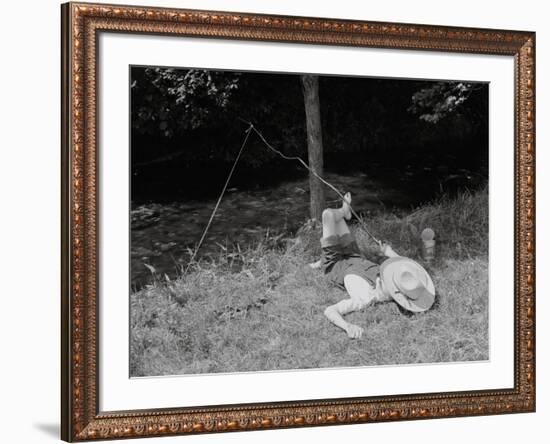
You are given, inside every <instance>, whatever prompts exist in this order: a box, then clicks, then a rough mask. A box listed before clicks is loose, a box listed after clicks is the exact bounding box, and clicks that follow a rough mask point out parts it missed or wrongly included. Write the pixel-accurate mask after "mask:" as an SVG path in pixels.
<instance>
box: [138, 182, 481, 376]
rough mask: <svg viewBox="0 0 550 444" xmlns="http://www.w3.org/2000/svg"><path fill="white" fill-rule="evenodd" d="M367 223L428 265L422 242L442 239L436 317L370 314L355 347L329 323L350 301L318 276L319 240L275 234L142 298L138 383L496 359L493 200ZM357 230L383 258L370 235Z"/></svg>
mask: <svg viewBox="0 0 550 444" xmlns="http://www.w3.org/2000/svg"><path fill="white" fill-rule="evenodd" d="M366 222H367V223H368V227H369V230H370V231H371V232H372V233H373V234H375V235H376V236H377V237H379V238H381V239H385V240H387V241H388V242H390V243H391V244H392V245H393V246H394V248H395V249H396V251H397V252H398V253H400V254H402V255H407V256H410V257H412V258H414V259H417V260H419V261H420V258H419V237H420V234H419V233H420V232H421V231H422V229H423V228H425V227H428V226H429V227H431V228H433V229H434V231H435V232H436V239H437V248H438V250H437V255H438V256H437V261H436V263H435V264H434V265H433V266H432V267H431V268H430V271H431V274H432V277H433V279H434V283H435V285H436V289H437V292H438V298H437V303H436V305H435V306H434V308H433V309H431V310H429V311H428V312H426V313H422V314H417V315H409V314H406V313H403V312H402V311H401V310H400V309H399V307H398V306H397V305H396V304H394V303H386V304H377V305H374V306H369V307H367V308H365V309H364V310H362V311H360V312H356V313H352V314H350V315H348V316H347V317H346V319H347V320H349V321H350V322H353V323H356V324H358V325H360V326H362V327H363V328H365V333H364V336H363V338H362V339H361V340H354V341H351V340H349V339H348V338H347V336H346V335H345V333H344V332H342V331H341V330H339V329H338V328H337V327H335V326H333V325H332V324H330V323H329V321H328V320H326V318H325V317H324V316H323V310H324V308H325V307H326V306H328V305H330V304H333V303H335V302H337V301H338V300H340V299H342V298H344V297H347V295H346V294H345V293H344V292H342V291H340V290H338V289H335V288H334V287H331V286H330V285H328V283H327V281H326V280H325V278H324V276H323V275H322V273H321V272H319V271H317V270H312V269H310V268H309V267H308V266H307V263H308V262H310V261H311V260H312V259H314V258H316V255H317V254H318V241H319V237H320V231H319V229H318V227H317V226H315V225H314V224H308V225H306V226H305V227H304V228H303V229H302V230H301V231H300V233H299V235H298V237H297V238H296V239H295V240H287V241H286V242H285V241H284V240H283V239H280V238H273V237H270V236H266V238H265V239H264V240H262V241H261V242H259V243H258V244H257V245H254V246H250V247H249V248H248V249H246V250H242V249H241V248H238V249H235V251H231V252H229V251H221V253H220V256H219V257H217V258H216V259H215V260H211V261H209V262H207V261H202V262H199V263H197V264H194V266H193V267H192V268H191V269H190V271H189V272H188V273H187V274H186V275H185V276H183V277H182V278H180V279H177V280H173V281H166V280H165V281H164V282H160V281H159V280H157V281H155V282H153V283H152V284H151V285H149V286H147V287H146V288H144V289H143V290H141V291H139V292H136V293H134V294H132V295H131V307H130V309H131V356H130V360H131V363H130V364H131V375H132V376H152V375H168V374H186V373H187V374H189V373H205V372H208V373H212V372H237V371H257V370H276V369H297V368H319V367H336V366H356V365H382V364H405V363H428V362H448V361H468V360H484V359H487V358H488V282H487V277H488V274H487V269H488V263H487V252H488V199H487V190H486V189H485V190H482V191H479V192H477V193H475V194H471V193H464V194H462V195H460V196H458V197H457V198H456V199H453V200H450V199H442V200H440V201H437V202H434V203H431V204H429V205H425V206H423V207H420V208H418V209H416V210H415V211H413V212H412V213H410V214H393V213H388V212H383V213H380V214H375V215H371V216H368V219H366ZM352 229H353V231H354V232H355V235H356V237H357V239H358V242H359V243H360V245H361V246H362V247H363V248H364V249H365V250H366V252H367V255H374V252H375V247H374V246H373V244H372V242H369V240H368V236H367V235H366V233H365V232H364V231H363V230H362V229H361V227H360V226H358V225H357V224H356V225H354V226H353V227H352Z"/></svg>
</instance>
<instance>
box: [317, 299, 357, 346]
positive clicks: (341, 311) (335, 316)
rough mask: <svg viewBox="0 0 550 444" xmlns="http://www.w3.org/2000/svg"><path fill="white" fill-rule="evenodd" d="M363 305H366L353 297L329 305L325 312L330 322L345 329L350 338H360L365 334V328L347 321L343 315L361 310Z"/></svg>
mask: <svg viewBox="0 0 550 444" xmlns="http://www.w3.org/2000/svg"><path fill="white" fill-rule="evenodd" d="M363 306H364V305H363V304H361V302H359V301H354V300H353V299H343V300H341V301H340V302H338V303H336V304H334V305H331V306H329V307H327V308H326V309H325V312H324V314H325V316H326V317H327V319H328V320H329V321H330V322H332V323H333V324H334V325H336V326H337V327H340V328H341V329H342V330H344V331H345V332H346V333H347V334H348V337H349V338H351V339H358V338H360V337H361V335H362V334H363V329H362V328H361V327H359V326H357V325H355V324H351V323H349V322H346V320H345V319H344V318H343V317H342V316H343V315H345V314H347V313H351V312H352V311H356V310H360V309H361V308H363Z"/></svg>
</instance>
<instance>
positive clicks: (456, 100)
mask: <svg viewBox="0 0 550 444" xmlns="http://www.w3.org/2000/svg"><path fill="white" fill-rule="evenodd" d="M478 89H479V86H478V85H476V84H473V83H465V82H437V83H434V84H433V85H430V86H428V87H425V88H422V89H420V90H419V91H417V92H416V93H414V94H413V96H412V99H411V102H412V103H411V106H410V107H409V111H411V112H412V113H414V114H417V115H418V116H419V117H420V119H422V120H424V121H426V122H431V123H437V122H439V121H440V120H441V119H443V118H445V117H447V116H448V115H450V114H452V113H453V112H455V111H457V110H458V109H459V108H460V107H461V106H462V105H463V104H464V103H465V102H466V101H467V100H468V99H469V98H470V96H471V94H472V93H474V92H475V91H477V90H478Z"/></svg>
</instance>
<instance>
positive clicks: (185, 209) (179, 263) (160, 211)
mask: <svg viewBox="0 0 550 444" xmlns="http://www.w3.org/2000/svg"><path fill="white" fill-rule="evenodd" d="M325 178H326V180H328V181H329V182H330V183H332V184H333V185H334V186H336V187H337V188H338V189H339V190H341V191H350V192H351V193H352V198H353V201H352V205H353V207H354V209H355V210H356V211H357V212H359V213H367V212H368V211H371V210H375V209H379V208H381V207H384V206H406V205H408V204H410V203H411V202H412V197H411V196H410V195H409V194H408V193H407V194H404V193H403V192H402V191H399V190H398V189H392V188H391V187H388V185H387V184H385V185H384V186H383V187H382V186H380V185H379V184H378V183H376V181H375V180H373V179H371V178H369V177H368V176H367V175H366V174H360V173H358V174H353V175H342V174H335V173H332V174H330V173H329V174H326V175H325ZM307 190H308V181H307V178H302V179H297V180H293V181H288V182H284V183H281V184H279V185H276V186H272V187H269V188H263V189H256V190H240V189H236V188H229V189H228V191H227V192H226V194H225V196H224V198H223V200H222V202H221V204H220V206H219V208H218V211H217V213H216V216H215V218H214V220H213V223H212V225H211V227H210V229H209V230H208V234H207V236H206V238H205V240H204V243H203V245H202V247H201V249H200V250H199V253H198V258H201V257H202V258H204V257H206V256H212V255H217V254H219V252H220V250H223V249H224V248H227V249H229V250H231V249H232V248H233V247H235V246H236V245H237V244H239V245H241V246H243V247H246V246H247V245H250V244H254V243H256V242H258V241H259V240H261V239H262V238H263V237H264V236H265V235H266V232H267V230H269V232H270V233H271V234H272V235H277V234H283V235H284V236H293V234H294V233H295V232H296V230H297V229H298V228H299V227H300V226H302V225H303V224H304V223H305V222H306V220H307V219H308V214H309V193H308V191H307ZM326 199H327V205H328V206H330V207H337V206H340V205H341V203H340V202H339V201H338V198H337V195H336V193H334V192H333V191H331V190H328V189H327V195H326ZM215 204H216V199H210V200H201V201H199V200H188V201H180V202H172V203H147V204H141V205H138V206H135V207H134V208H132V211H131V215H130V216H131V281H132V286H133V288H139V287H141V286H143V285H144V284H146V283H147V282H148V281H150V279H151V277H152V271H153V270H154V273H155V274H157V275H158V276H161V277H162V278H164V275H165V274H166V275H167V276H168V277H169V278H174V277H176V276H178V275H179V274H181V272H182V270H183V269H184V268H185V266H186V264H187V263H188V261H189V258H190V256H191V254H192V251H193V250H194V247H195V245H196V244H197V242H198V241H199V239H200V237H201V235H202V233H203V231H204V229H205V227H206V225H207V223H208V220H209V218H210V215H211V213H212V210H213V208H214V206H215ZM150 267H153V268H150Z"/></svg>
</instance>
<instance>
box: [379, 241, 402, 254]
mask: <svg viewBox="0 0 550 444" xmlns="http://www.w3.org/2000/svg"><path fill="white" fill-rule="evenodd" d="M380 251H381V252H382V254H383V255H384V256H386V257H397V256H399V255H398V254H397V253H396V252H395V251H393V248H392V247H391V245H389V244H387V243H385V242H382V243H380Z"/></svg>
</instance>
